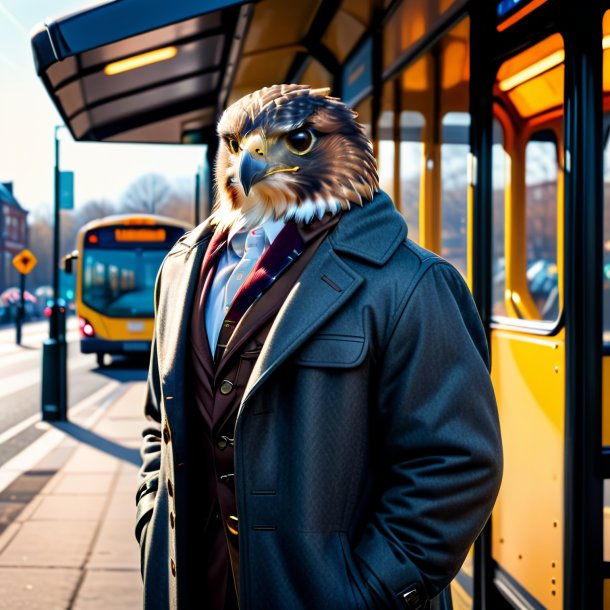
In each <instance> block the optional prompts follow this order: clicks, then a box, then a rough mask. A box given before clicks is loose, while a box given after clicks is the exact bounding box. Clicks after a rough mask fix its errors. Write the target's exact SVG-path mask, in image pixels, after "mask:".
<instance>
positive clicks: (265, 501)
mask: <svg viewBox="0 0 610 610" xmlns="http://www.w3.org/2000/svg"><path fill="white" fill-rule="evenodd" d="M209 238H210V229H209V227H208V226H206V225H205V224H204V225H202V226H200V227H198V228H196V229H195V230H194V231H193V232H192V233H190V234H189V235H188V236H186V237H185V238H183V239H182V240H180V241H179V242H178V243H177V244H176V246H175V247H174V249H173V250H172V251H171V252H170V254H169V255H168V257H167V258H166V260H165V261H164V264H163V266H162V269H161V271H160V274H159V278H158V282H157V322H156V331H155V341H154V346H153V354H152V360H151V368H150V375H149V392H148V398H147V404H146V413H147V415H148V416H149V418H150V419H151V425H150V426H149V427H148V428H147V429H146V430H145V431H144V444H143V447H142V454H143V458H144V464H143V467H142V470H141V476H142V484H141V486H140V488H139V490H138V521H137V527H136V531H137V535H138V538H139V540H140V544H141V548H142V559H143V575H144V582H145V608H146V609H147V610H153V609H155V610H162V609H163V610H164V609H166V608H172V609H173V608H180V610H185V609H188V608H190V607H193V606H192V602H191V601H189V599H188V597H187V595H188V594H187V592H188V591H192V590H193V587H196V583H195V584H193V578H194V575H196V566H193V565H192V564H193V561H194V559H193V554H192V550H193V549H192V548H189V519H196V515H197V513H198V508H199V507H198V506H196V505H195V506H194V505H193V504H194V503H197V502H199V503H202V506H201V509H202V510H201V512H202V513H203V512H205V502H206V499H205V498H202V497H200V496H197V490H196V485H197V483H196V482H197V469H198V467H197V458H196V453H197V452H196V451H193V447H189V446H188V443H187V442H186V430H187V427H188V426H189V420H188V417H189V413H188V409H186V406H187V405H189V404H190V397H189V396H187V395H186V392H185V387H188V386H186V385H185V383H184V381H185V380H184V375H185V370H186V367H185V359H186V357H187V356H186V353H185V352H186V349H185V344H186V338H187V327H188V321H189V312H190V307H191V302H192V296H193V292H194V290H195V285H196V283H197V271H198V266H199V264H200V263H201V260H202V255H203V251H204V250H205V247H206V244H207V241H208V240H209ZM488 365H489V361H488V352H487V344H486V339H485V334H484V331H483V328H482V326H481V322H480V319H479V316H478V314H477V311H476V309H475V306H474V304H473V302H472V298H471V296H470V292H469V291H468V288H467V287H466V285H465V284H464V282H463V280H462V278H461V276H460V275H459V273H458V272H457V271H456V270H455V269H454V268H453V267H452V266H451V265H449V264H448V263H447V262H446V261H444V260H443V259H441V258H440V257H438V256H436V255H434V254H432V253H430V252H427V251H425V250H423V249H422V248H420V247H418V246H416V245H415V244H413V243H412V242H411V241H409V240H408V239H407V238H406V226H405V223H404V220H403V219H402V217H401V216H400V215H399V214H398V213H397V212H396V211H395V209H394V206H393V204H392V202H391V201H390V200H389V198H388V197H387V196H386V195H385V194H384V193H381V192H380V193H379V194H378V195H377V196H376V197H375V199H374V200H373V202H372V203H370V204H366V205H365V206H364V207H363V208H357V207H355V208H354V209H352V210H351V211H350V212H348V213H346V214H345V215H344V217H343V218H342V219H341V221H340V222H339V224H338V226H337V227H336V229H335V230H334V232H333V233H332V234H331V235H329V236H328V237H327V238H326V239H325V240H324V241H323V242H322V244H321V245H320V247H319V248H318V250H317V252H316V253H315V255H314V257H313V258H312V260H311V261H310V263H309V265H308V266H307V268H306V269H305V271H304V272H303V274H302V275H301V276H300V278H299V281H298V282H297V283H296V284H295V286H294V288H293V289H292V291H291V292H290V295H289V297H288V298H287V299H286V302H285V303H284V305H283V307H282V308H281V310H280V311H279V313H278V315H277V317H276V319H275V322H274V324H273V327H272V329H271V331H270V333H269V336H268V337H267V340H266V341H265V344H264V346H263V349H262V351H261V353H260V356H259V358H258V360H257V362H256V365H255V367H254V370H253V372H252V375H251V376H250V379H249V381H248V385H247V387H246V389H245V392H244V396H243V399H242V401H241V405H240V410H239V415H238V418H237V423H236V429H235V473H236V479H235V484H236V494H237V506H238V514H239V546H240V560H239V565H240V606H241V609H242V610H284V609H286V608H291V609H303V610H305V609H307V610H322V609H326V608H328V609H329V610H330V609H333V610H334V609H336V608H369V609H372V608H403V607H408V606H407V605H405V601H404V595H405V594H406V593H409V592H411V591H417V594H418V595H419V596H420V598H423V599H426V600H427V599H433V598H435V599H434V601H433V606H434V607H437V608H448V607H450V605H449V604H450V602H449V601H448V595H447V593H446V591H445V592H443V591H444V590H445V589H446V587H447V586H448V584H449V583H450V581H451V580H452V578H453V577H454V576H455V574H456V572H457V571H458V570H459V568H460V565H461V563H462V561H463V559H464V557H465V555H466V553H467V551H468V549H469V547H470V545H471V544H472V542H473V541H474V539H475V538H476V536H477V535H478V534H479V532H480V530H481V528H482V527H483V525H484V523H485V521H486V520H487V518H488V516H489V514H490V511H491V508H492V505H493V503H494V500H495V497H496V495H497V492H498V488H499V484H500V477H501V469H502V450H501V443H500V432H499V425H498V418H497V409H496V404H495V400H494V395H493V390H492V386H491V383H490V379H489V374H488ZM172 511H175V512H176V515H177V517H176V522H175V527H173V528H172V527H170V523H169V515H170V513H171V512H172ZM201 603H202V604H203V606H202V607H204V605H205V600H201Z"/></svg>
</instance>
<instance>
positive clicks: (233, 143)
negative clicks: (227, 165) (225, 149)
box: [229, 138, 239, 155]
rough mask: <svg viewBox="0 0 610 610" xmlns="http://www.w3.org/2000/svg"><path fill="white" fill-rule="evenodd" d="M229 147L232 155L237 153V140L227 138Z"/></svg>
mask: <svg viewBox="0 0 610 610" xmlns="http://www.w3.org/2000/svg"><path fill="white" fill-rule="evenodd" d="M229 148H230V149H231V152H232V153H233V154H234V155H237V154H238V153H239V144H238V143H237V140H235V139H233V138H229Z"/></svg>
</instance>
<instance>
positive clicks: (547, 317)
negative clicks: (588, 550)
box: [490, 33, 565, 610]
mask: <svg viewBox="0 0 610 610" xmlns="http://www.w3.org/2000/svg"><path fill="white" fill-rule="evenodd" d="M563 61H564V43H563V38H562V37H561V35H560V34H559V33H555V34H552V35H550V36H548V37H546V38H544V39H543V40H540V41H538V42H536V43H535V44H532V45H531V46H530V47H529V48H527V49H526V50H524V51H522V52H520V53H518V54H516V55H514V56H513V57H510V58H509V59H507V60H506V61H504V62H503V63H502V65H501V66H500V67H499V69H498V71H497V74H496V80H495V84H494V100H495V104H494V128H493V134H494V141H493V146H492V193H493V195H492V206H493V211H492V213H493V237H492V240H493V241H492V243H493V262H492V298H493V310H492V311H493V315H492V329H491V346H490V347H491V354H492V379H493V383H494V388H495V392H496V397H497V401H498V408H499V412H500V420H501V427H502V436H503V443H504V463H505V466H504V478H503V481H502V488H501V490H500V495H499V498H498V502H497V504H496V507H495V509H494V512H493V516H492V527H491V532H492V541H491V546H492V557H493V559H494V560H495V562H496V563H495V571H494V584H495V586H496V588H497V589H498V590H499V592H500V593H501V594H502V596H503V597H504V598H505V599H506V600H507V601H508V602H509V603H510V605H511V606H513V607H516V608H535V609H542V608H548V609H549V610H560V609H562V608H563V601H562V593H563V509H564V415H565V398H564V395H565V333H564V329H563V324H562V319H561V313H562V309H563V285H562V277H563V273H562V270H563V237H562V236H563V162H562V160H563V158H564V154H563V131H562V130H563V95H564V94H563V92H564V65H563Z"/></svg>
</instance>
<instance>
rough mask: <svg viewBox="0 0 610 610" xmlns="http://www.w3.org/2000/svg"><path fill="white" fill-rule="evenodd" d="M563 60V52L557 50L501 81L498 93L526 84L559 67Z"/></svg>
mask: <svg viewBox="0 0 610 610" xmlns="http://www.w3.org/2000/svg"><path fill="white" fill-rule="evenodd" d="M564 59H565V51H564V50H563V49H559V50H557V51H555V52H554V53H551V54H550V55H547V56H546V57H543V58H542V59H540V60H539V61H537V62H535V63H533V64H532V65H531V66H527V67H526V68H524V69H523V70H521V71H520V72H517V74H513V75H512V76H509V77H508V78H505V79H504V80H501V81H500V82H499V84H498V86H499V87H500V91H510V90H511V89H515V88H516V87H518V86H519V85H522V84H523V83H526V82H527V81H529V80H532V79H533V78H536V77H537V76H540V75H541V74H544V73H545V72H548V71H549V70H552V69H553V68H556V67H557V66H559V65H561V64H562V63H563V60H564Z"/></svg>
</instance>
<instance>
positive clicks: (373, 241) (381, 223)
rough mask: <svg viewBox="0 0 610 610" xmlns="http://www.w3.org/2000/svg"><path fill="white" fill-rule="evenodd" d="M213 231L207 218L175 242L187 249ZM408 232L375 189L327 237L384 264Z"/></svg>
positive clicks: (346, 249) (334, 244) (354, 254)
mask: <svg viewBox="0 0 610 610" xmlns="http://www.w3.org/2000/svg"><path fill="white" fill-rule="evenodd" d="M213 232H214V227H213V226H211V225H210V222H209V220H206V221H204V222H202V223H201V224H200V225H198V226H197V227H195V228H194V229H193V230H192V231H190V232H188V233H186V234H185V235H184V237H182V238H181V239H180V240H179V241H178V243H177V244H176V245H175V246H174V249H175V250H176V251H178V250H180V249H184V250H190V249H192V248H195V247H197V246H198V245H199V244H200V243H202V242H203V241H205V240H206V239H207V237H208V236H209V235H210V234H212V233H213ZM406 236H407V225H406V223H405V221H404V219H403V217H402V216H401V215H400V214H399V213H398V212H397V210H396V208H395V207H394V204H393V203H392V200H391V199H390V198H389V197H388V195H387V194H386V193H384V192H383V191H378V192H377V194H376V195H375V197H374V198H373V201H371V202H370V203H365V204H364V206H363V207H359V206H355V205H353V206H352V209H351V210H350V211H349V212H346V213H344V214H343V216H342V218H341V221H340V222H339V224H338V225H337V227H336V229H335V230H334V231H333V233H332V234H331V235H330V237H329V240H330V243H331V244H332V247H333V249H334V250H335V251H336V252H340V253H343V254H347V255H348V256H352V257H355V258H360V259H362V260H364V261H366V262H369V263H372V264H374V265H383V264H384V263H385V262H386V261H387V260H388V259H389V258H390V256H392V254H393V253H394V250H396V248H397V247H398V245H399V244H400V243H401V242H402V241H403V240H404V239H405V237H406Z"/></svg>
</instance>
